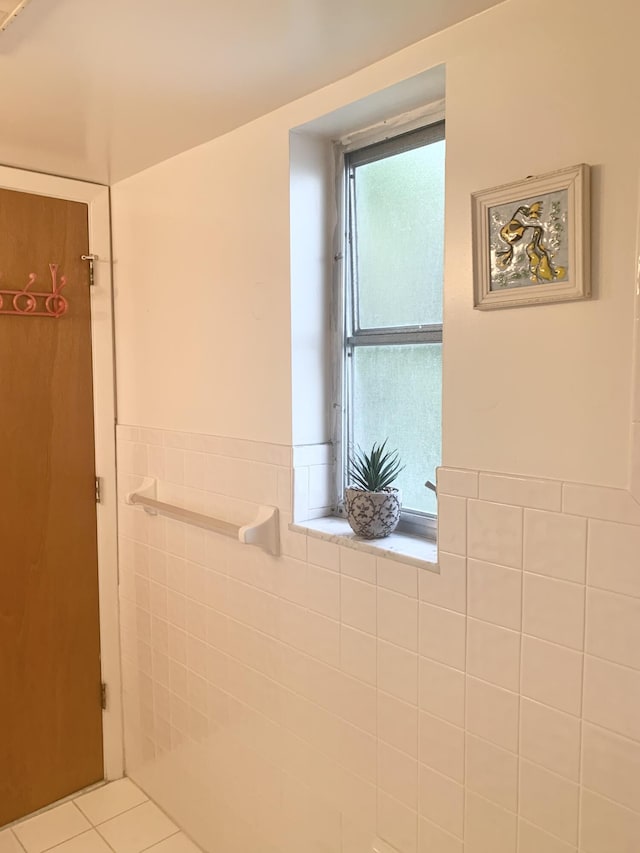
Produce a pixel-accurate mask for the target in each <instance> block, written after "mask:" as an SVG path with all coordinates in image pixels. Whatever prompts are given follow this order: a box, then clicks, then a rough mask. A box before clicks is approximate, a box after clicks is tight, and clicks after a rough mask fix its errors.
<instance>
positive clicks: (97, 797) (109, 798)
mask: <svg viewBox="0 0 640 853" xmlns="http://www.w3.org/2000/svg"><path fill="white" fill-rule="evenodd" d="M146 801H147V796H146V795H145V794H143V793H142V791H141V790H140V789H139V788H138V787H136V785H134V784H133V782H132V781H131V780H130V779H118V781H117V782H110V783H109V784H108V785H105V786H104V787H102V788H98V790H97V791H91V793H90V794H84V795H83V796H82V797H78V798H77V799H76V800H74V802H75V804H76V805H77V806H78V808H79V809H80V810H81V811H82V812H83V813H84V815H85V816H86V817H87V818H88V819H89V820H90V821H91V823H92V824H93V825H94V826H96V825H97V824H99V823H104V822H105V821H106V820H110V819H111V818H112V817H116V816H117V815H119V814H122V812H126V811H129V809H132V808H134V806H139V805H141V804H142V803H144V802H146Z"/></svg>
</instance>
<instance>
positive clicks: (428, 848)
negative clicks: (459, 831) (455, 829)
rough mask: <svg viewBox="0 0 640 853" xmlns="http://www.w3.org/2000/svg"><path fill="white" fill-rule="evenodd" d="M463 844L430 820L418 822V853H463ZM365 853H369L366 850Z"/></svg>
mask: <svg viewBox="0 0 640 853" xmlns="http://www.w3.org/2000/svg"><path fill="white" fill-rule="evenodd" d="M463 846H464V845H463V842H462V841H461V840H460V839H459V838H455V837H454V836H453V835H449V833H448V832H445V831H444V830H443V829H441V828H440V827H439V826H436V825H435V824H434V823H432V822H431V821H430V820H426V818H423V817H421V818H420V819H419V821H418V850H419V853H434V851H437V853H463ZM366 853H369V851H368V850H367V851H366Z"/></svg>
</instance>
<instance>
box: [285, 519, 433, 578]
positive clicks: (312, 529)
mask: <svg viewBox="0 0 640 853" xmlns="http://www.w3.org/2000/svg"><path fill="white" fill-rule="evenodd" d="M289 530H293V531H294V532H295V533H304V534H305V535H307V536H313V537H314V538H315V539H324V540H325V541H327V542H335V543H336V544H337V545H342V546H343V547H344V548H353V549H354V550H355V551H364V552H365V553H367V554H374V555H375V556H376V557H388V558H390V559H392V560H397V561H398V562H399V563H408V564H409V565H410V566H417V567H418V568H421V569H428V570H429V571H431V572H437V571H438V546H437V543H436V542H433V541H431V540H430V539H423V538H422V537H420V536H412V535H410V534H408V533H392V534H391V535H390V536H386V537H385V538H384V539H361V538H360V537H359V536H356V535H355V533H354V532H353V530H352V529H351V528H350V527H349V522H348V521H346V519H344V518H337V517H335V516H329V517H327V518H315V519H310V520H309V521H304V522H302V523H297V524H296V523H292V524H290V525H289Z"/></svg>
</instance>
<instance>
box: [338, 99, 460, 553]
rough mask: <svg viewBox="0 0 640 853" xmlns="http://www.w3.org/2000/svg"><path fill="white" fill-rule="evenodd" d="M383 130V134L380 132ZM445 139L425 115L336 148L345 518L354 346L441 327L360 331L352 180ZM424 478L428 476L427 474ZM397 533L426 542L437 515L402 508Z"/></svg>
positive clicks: (432, 336) (417, 337)
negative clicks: (362, 170) (359, 171)
mask: <svg viewBox="0 0 640 853" xmlns="http://www.w3.org/2000/svg"><path fill="white" fill-rule="evenodd" d="M385 131H386V132H385ZM444 139H445V121H444V115H443V114H442V113H441V114H440V115H438V116H430V117H429V119H428V120H427V119H425V123H424V124H422V125H420V126H419V127H415V125H414V126H412V127H410V128H407V127H406V126H405V127H403V126H402V125H400V126H398V127H397V128H396V129H395V132H394V134H393V135H390V133H389V132H388V128H384V129H382V133H381V134H380V135H379V136H378V138H377V139H376V138H375V133H374V134H373V138H372V135H369V138H368V139H366V140H362V141H361V142H360V144H357V143H355V144H354V143H353V142H351V141H350V142H349V143H348V144H347V145H341V146H337V147H336V179H337V180H336V191H337V194H338V199H339V204H338V213H339V219H340V224H341V228H340V229H339V233H340V242H339V245H338V246H337V247H336V248H337V251H336V252H335V254H334V261H335V262H336V276H335V278H336V281H335V284H336V286H335V288H334V292H335V295H336V299H335V303H334V311H333V312H332V323H333V324H334V329H335V330H336V332H337V334H336V335H334V338H335V339H336V348H335V349H334V352H336V353H338V354H339V358H337V359H335V361H336V370H335V373H334V390H335V395H334V396H335V402H334V412H335V413H336V417H335V418H334V424H333V433H334V446H335V448H336V488H337V494H338V501H337V505H336V513H337V514H338V515H341V516H344V515H346V512H345V508H344V492H345V488H346V486H347V474H348V467H349V466H348V448H349V447H350V446H351V444H352V437H353V423H352V417H351V406H350V405H349V402H350V393H351V388H352V387H353V377H352V372H353V370H352V365H353V358H352V356H353V353H354V350H355V349H356V348H357V347H361V346H376V345H377V346H380V345H392V346H403V345H410V344H416V343H418V344H442V324H441V323H438V324H424V325H423V324H415V325H410V326H387V327H382V328H366V329H361V328H360V327H359V323H358V310H357V298H358V292H357V271H356V270H355V257H354V256H355V253H354V252H353V251H351V248H352V247H351V236H350V235H351V234H352V233H353V229H352V218H353V210H354V209H355V204H354V192H353V185H354V181H353V180H352V175H353V173H354V170H355V169H356V168H357V167H358V166H361V165H366V164H367V163H373V162H375V161H377V160H381V159H384V158H385V157H388V156H392V155H394V154H399V153H402V152H403V151H410V150H412V149H415V148H418V147H421V146H423V145H428V144H431V143H434V142H439V141H442V140H444ZM427 476H428V474H427ZM398 531H399V532H403V533H412V534H417V535H420V536H423V537H425V538H429V539H435V538H436V532H437V515H433V514H430V513H424V512H419V511H417V510H407V509H403V510H402V513H401V517H400V523H399V525H398Z"/></svg>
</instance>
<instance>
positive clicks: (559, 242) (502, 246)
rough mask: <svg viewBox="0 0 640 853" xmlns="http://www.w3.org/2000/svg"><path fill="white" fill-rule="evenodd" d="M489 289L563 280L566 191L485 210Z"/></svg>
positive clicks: (564, 275)
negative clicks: (488, 244)
mask: <svg viewBox="0 0 640 853" xmlns="http://www.w3.org/2000/svg"><path fill="white" fill-rule="evenodd" d="M489 228H490V241H491V290H501V289H506V288H514V287H526V286H527V285H531V284H548V283H552V282H560V281H566V280H567V275H568V257H567V247H566V231H567V191H566V190H561V191H559V192H553V193H546V194H542V195H540V196H538V197H536V198H531V199H523V200H522V201H521V202H515V203H514V202H511V203H510V204H502V205H498V206H496V207H492V208H490V210H489Z"/></svg>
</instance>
